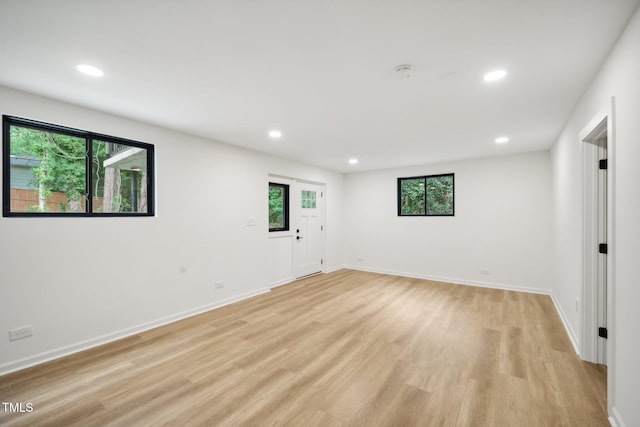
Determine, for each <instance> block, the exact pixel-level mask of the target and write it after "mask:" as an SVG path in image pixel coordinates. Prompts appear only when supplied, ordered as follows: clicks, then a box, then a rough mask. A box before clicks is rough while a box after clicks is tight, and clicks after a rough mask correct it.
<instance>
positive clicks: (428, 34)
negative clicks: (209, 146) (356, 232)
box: [0, 0, 640, 172]
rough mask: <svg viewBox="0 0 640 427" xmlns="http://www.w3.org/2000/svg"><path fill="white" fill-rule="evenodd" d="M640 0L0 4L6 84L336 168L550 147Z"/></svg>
mask: <svg viewBox="0 0 640 427" xmlns="http://www.w3.org/2000/svg"><path fill="white" fill-rule="evenodd" d="M639 1H640V0H535V1H524V0H422V1H420V0H209V1H205V0H183V1H178V0H173V1H169V0H109V1H93V0H55V1H51V0H0V84H2V85H5V86H9V87H15V88H18V89H23V90H26V91H29V92H34V93H38V94H42V95H45V96H49V97H53V98H57V99H61V100H65V101H68V102H72V103H75V104H79V105H83V106H87V107H91V108H95V109H99V110H103V111H107V112H111V113H115V114H119V115H122V116H126V117H130V118H134V119H138V120H142V121H145V122H150V123H154V124H158V125H161V126H165V127H169V128H174V129H178V130H181V131H184V132H188V133H191V134H196V135H201V136H204V137H207V138H211V139H214V140H217V141H222V142H226V143H229V144H234V145H240V146H244V147H249V148H252V149H255V150H259V151H264V152H268V153H273V154H276V155H280V156H283V157H287V158H291V159H295V160H299V161H302V162H305V163H309V164H314V165H318V166H322V167H325V168H329V169H333V170H337V171H341V172H354V171H363V170H370V169H379V168H388V167H395V166H403V165H410V164H421V163H431V162H440V161H447V160H454V159H463V158H472V157H483V156H492V155H499V154H506V153H516V152H525V151H535V150H544V149H548V148H549V147H550V146H551V145H552V143H553V141H554V139H555V138H556V137H557V136H558V134H559V132H560V130H561V128H562V126H563V124H564V123H565V121H566V120H567V119H568V117H569V115H570V113H571V111H572V109H573V107H574V106H575V104H576V103H577V102H578V99H579V97H580V95H581V94H582V93H583V91H584V90H585V89H586V87H587V85H588V84H589V83H590V81H591V80H592V79H593V77H594V76H595V74H596V72H597V70H598V68H599V67H600V66H601V64H602V62H603V61H604V59H605V57H606V55H607V54H608V52H609V51H610V49H611V47H612V46H613V44H614V43H615V41H616V39H617V38H618V36H619V35H620V33H621V31H622V30H623V28H624V26H625V24H626V23H627V21H628V19H629V18H630V16H631V14H632V13H633V11H634V10H635V8H636V7H637V6H638V3H639ZM79 63H89V64H93V65H96V66H98V67H100V68H102V69H103V70H104V72H105V76H104V77H102V78H100V79H95V78H90V77H87V76H84V75H81V74H79V73H78V72H77V71H76V70H75V66H76V64H79ZM400 64H412V65H413V66H414V67H415V68H414V73H413V76H412V77H411V78H410V79H407V80H398V79H396V78H395V77H394V74H393V70H394V68H395V67H396V66H398V65H400ZM495 68H504V69H506V70H507V71H508V73H509V74H508V76H507V77H506V78H505V79H504V80H502V81H500V82H496V83H493V84H487V83H485V82H484V81H483V79H482V76H483V75H484V74H485V73H486V72H487V71H490V70H492V69H495ZM450 73H457V74H455V75H454V76H453V77H452V76H449V77H443V76H447V75H449V74H450ZM3 113H7V114H11V113H12V112H11V111H3ZM40 119H46V118H40ZM62 124H64V123H62ZM274 128H277V129H280V130H281V131H282V132H283V137H282V138H281V139H279V140H277V141H274V140H271V139H270V138H269V137H268V136H267V132H268V131H269V130H270V129H274ZM501 135H508V136H509V137H510V142H509V143H508V144H506V145H496V144H495V143H494V142H493V141H494V139H495V138H496V137H498V136H501ZM121 136H124V137H126V136H127V135H121ZM149 142H153V141H149ZM176 143H177V144H179V143H180V141H176ZM350 157H357V158H358V159H359V160H360V163H359V164H358V165H355V166H352V165H349V164H348V163H347V160H348V159H349V158H350Z"/></svg>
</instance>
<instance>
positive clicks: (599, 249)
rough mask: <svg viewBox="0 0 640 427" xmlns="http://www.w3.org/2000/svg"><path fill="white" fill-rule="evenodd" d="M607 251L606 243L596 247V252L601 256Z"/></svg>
mask: <svg viewBox="0 0 640 427" xmlns="http://www.w3.org/2000/svg"><path fill="white" fill-rule="evenodd" d="M607 250H608V247H607V244H606V243H600V244H599V245H598V252H600V253H601V254H606V253H607Z"/></svg>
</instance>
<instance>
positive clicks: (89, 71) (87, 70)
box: [76, 64, 104, 77]
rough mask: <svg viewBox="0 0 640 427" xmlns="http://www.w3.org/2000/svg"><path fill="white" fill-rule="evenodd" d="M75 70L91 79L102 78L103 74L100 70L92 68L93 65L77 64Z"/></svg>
mask: <svg viewBox="0 0 640 427" xmlns="http://www.w3.org/2000/svg"><path fill="white" fill-rule="evenodd" d="M76 70H78V71H80V72H81V73H82V74H86V75H88V76H92V77H102V76H104V72H103V71H102V70H101V69H100V68H97V67H94V66H93V65H87V64H79V65H76Z"/></svg>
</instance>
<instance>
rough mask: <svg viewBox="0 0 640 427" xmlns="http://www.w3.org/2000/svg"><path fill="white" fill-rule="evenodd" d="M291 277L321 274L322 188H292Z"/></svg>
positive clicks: (302, 183)
mask: <svg viewBox="0 0 640 427" xmlns="http://www.w3.org/2000/svg"><path fill="white" fill-rule="evenodd" d="M294 188H295V190H294V197H293V203H294V212H295V221H294V227H293V231H294V242H293V244H294V251H293V254H294V275H295V277H296V278H300V277H303V276H308V275H309V274H313V273H318V272H320V271H322V264H323V261H322V231H323V224H322V201H323V192H322V186H321V185H318V184H308V183H304V182H297V183H296V185H295V186H294Z"/></svg>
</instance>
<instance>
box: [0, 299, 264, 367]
mask: <svg viewBox="0 0 640 427" xmlns="http://www.w3.org/2000/svg"><path fill="white" fill-rule="evenodd" d="M267 292H269V289H268V288H262V289H258V290H255V291H251V292H246V293H244V294H241V295H238V296H235V297H231V298H227V299H224V300H221V301H217V302H214V303H211V304H207V305H203V306H200V307H197V308H194V309H192V310H187V311H183V312H181V313H177V314H173V315H171V316H167V317H163V318H160V319H157V320H154V321H151V322H147V323H143V324H141V325H137V326H132V327H130V328H126V329H122V330H120V331H116V332H112V333H110V334H106V335H102V336H99V337H96V338H91V339H88V340H85V341H80V342H78V343H75V344H71V345H67V346H64V347H59V348H57V349H54V350H50V351H46V352H44V353H39V354H36V355H33V356H28V357H25V358H22V359H18V360H14V361H12V362H9V363H5V364H4V365H0V376H2V375H6V374H9V373H11V372H15V371H19V370H21V369H25V368H29V367H31V366H35V365H39V364H41V363H44V362H49V361H51V360H54V359H59V358H61V357H64V356H68V355H70V354H73V353H78V352H80V351H84V350H88V349H90V348H93V347H97V346H100V345H103V344H107V343H110V342H113V341H117V340H119V339H122V338H126V337H128V336H131V335H135V334H138V333H140V332H144V331H147V330H149V329H153V328H157V327H158V326H163V325H166V324H169V323H173V322H176V321H178V320H182V319H186V318H188V317H192V316H196V315H198V314H202V313H205V312H207V311H211V310H214V309H216V308H220V307H223V306H225V305H229V304H233V303H235V302H238V301H242V300H245V299H248V298H251V297H254V296H257V295H260V294H264V293H267Z"/></svg>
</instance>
